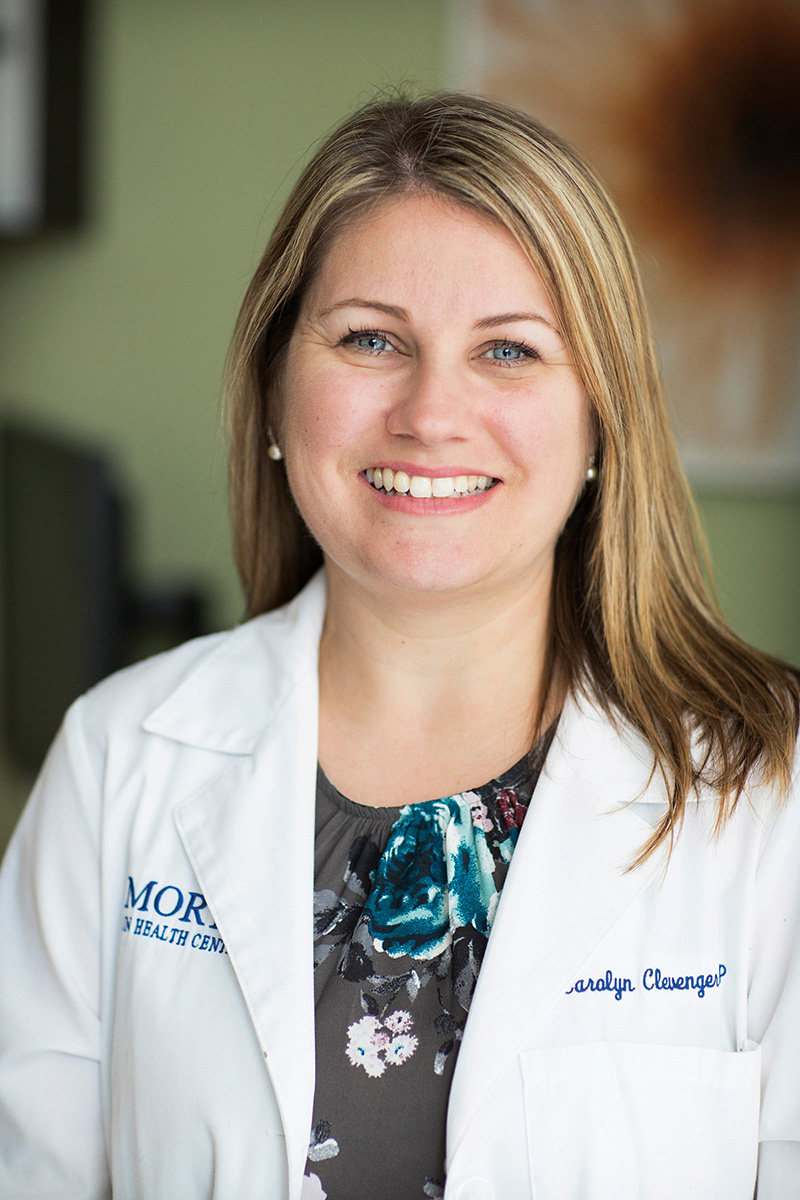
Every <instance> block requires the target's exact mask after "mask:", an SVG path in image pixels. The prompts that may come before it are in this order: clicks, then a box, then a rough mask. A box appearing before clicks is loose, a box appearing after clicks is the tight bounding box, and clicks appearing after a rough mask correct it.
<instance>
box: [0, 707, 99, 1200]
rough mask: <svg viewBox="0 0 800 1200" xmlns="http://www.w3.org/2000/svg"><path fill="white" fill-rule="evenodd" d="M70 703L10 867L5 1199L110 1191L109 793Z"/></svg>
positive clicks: (1, 991) (3, 1065)
mask: <svg viewBox="0 0 800 1200" xmlns="http://www.w3.org/2000/svg"><path fill="white" fill-rule="evenodd" d="M82 712H83V702H82V701H78V702H77V703H76V704H75V705H73V707H72V709H71V710H70V712H69V713H68V714H67V717H66V719H65V722H64V725H63V727H62V729H61V732H60V733H59V735H58V737H57V738H56V741H55V743H54V744H53V747H52V749H51V751H50V753H49V755H48V757H47V761H46V762H45V765H44V768H43V769H42V773H41V775H40V777H39V781H38V783H37V785H36V787H35V789H34V792H33V795H32V796H31V799H30V801H29V802H28V806H27V808H26V809H25V812H24V813H23V816H22V819H21V821H20V823H19V826H18V828H17V831H16V833H15V834H14V837H13V838H12V840H11V843H10V844H9V847H8V851H7V853H6V856H5V860H4V862H3V867H2V871H0V963H1V964H2V968H1V969H2V974H1V975H0V1200H12V1198H13V1200H25V1198H28V1197H31V1198H32V1197H34V1196H35V1197H44V1196H47V1197H54V1198H55V1197H58V1198H59V1200H101V1198H106V1197H109V1196H110V1195H111V1188H110V1183H109V1178H108V1168H107V1162H106V1153H105V1146H104V1140H103V1133H102V1120H101V1104H100V1066H99V1058H100V978H99V976H100V967H99V959H100V866H99V853H98V850H99V839H100V834H99V830H100V798H99V784H98V778H97V776H98V773H99V771H98V770H93V769H92V765H91V762H90V757H89V752H88V749H87V740H86V737H85V735H84V733H83V729H82Z"/></svg>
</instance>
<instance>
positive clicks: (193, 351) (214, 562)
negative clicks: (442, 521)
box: [0, 0, 800, 662]
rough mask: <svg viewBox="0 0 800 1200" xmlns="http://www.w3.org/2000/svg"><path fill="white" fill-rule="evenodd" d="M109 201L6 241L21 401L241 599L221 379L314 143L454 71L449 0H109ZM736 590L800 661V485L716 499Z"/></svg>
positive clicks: (96, 110)
mask: <svg viewBox="0 0 800 1200" xmlns="http://www.w3.org/2000/svg"><path fill="white" fill-rule="evenodd" d="M93 8H94V13H95V19H94V26H93V29H92V36H91V46H90V51H91V53H90V73H89V81H88V82H89V91H90V96H91V113H90V116H91V129H90V151H91V154H90V159H91V193H90V196H91V209H92V211H91V216H90V219H89V221H88V222H87V224H86V225H85V227H84V228H83V229H81V230H80V231H78V232H73V233H65V234H60V235H58V236H52V235H51V236H49V237H48V238H46V239H41V240H37V241H33V242H30V243H28V244H24V245H17V246H0V403H3V402H6V403H14V404H15V405H16V406H17V407H18V408H21V409H23V410H25V411H27V412H29V413H30V414H32V415H34V416H36V417H38V418H42V419H48V420H50V421H53V422H55V423H57V424H58V425H59V426H62V427H64V428H66V429H68V430H73V431H78V432H81V433H85V434H87V435H88V436H89V437H91V438H92V439H96V440H99V441H100V442H101V443H104V444H106V445H108V446H109V447H110V448H112V449H113V450H114V452H115V453H116V455H117V457H118V460H119V464H120V470H121V474H122V477H123V479H124V481H125V483H126V485H127V487H128V489H129V490H130V492H131V493H132V495H133V497H134V498H135V500H136V501H137V514H138V538H137V544H136V553H137V566H138V570H139V573H140V574H141V576H142V577H144V578H145V579H147V580H151V581H155V580H158V579H161V578H170V577H175V576H177V575H181V576H188V577H191V578H193V579H197V580H198V581H199V582H201V583H204V584H206V585H207V587H208V588H209V589H210V590H211V593H212V595H213V597H214V611H213V619H214V622H215V624H227V623H230V622H232V621H234V620H236V619H237V618H238V617H239V616H240V614H241V600H240V596H239V591H238V585H237V582H236V579H235V574H234V570H233V567H232V565H231V559H230V545H229V537H228V530H227V516H226V499H225V463H224V458H225V452H224V439H223V437H222V435H221V433H220V416H219V383H220V375H221V369H222V363H223V358H224V355H225V350H226V346H227V342H228V338H229V336H230V332H231V328H232V325H233V321H234V318H235V315H236V311H237V308H238V304H239V301H240V299H241V296H242V293H243V291H244V288H245V286H246V284H247V281H248V278H249V275H250V273H251V271H252V269H253V267H254V265H255V263H256V261H257V258H258V256H259V254H260V251H261V249H262V247H263V244H264V242H265V240H266V237H267V235H268V232H269V229H270V226H271V223H272V221H273V219H274V217H275V215H276V213H277V210H278V207H279V205H280V202H281V200H282V199H283V197H285V195H286V193H287V190H288V187H289V184H290V182H291V180H292V179H293V177H294V175H295V174H296V171H297V169H298V166H299V164H300V163H301V162H302V161H303V160H304V159H305V157H306V156H307V154H308V151H309V148H310V146H311V145H312V144H313V143H314V141H315V140H316V139H317V138H318V137H319V136H320V135H321V134H322V133H323V132H324V131H325V130H326V129H328V128H329V127H330V126H331V125H332V124H333V123H334V122H335V121H336V120H337V119H338V118H339V117H340V116H341V115H343V114H344V113H345V112H346V111H348V110H349V109H351V108H352V107H354V106H355V105H356V104H357V103H359V102H360V101H363V100H365V99H366V98H367V97H368V96H369V95H370V94H372V92H373V91H374V90H375V89H377V88H381V87H383V86H385V85H387V84H392V83H396V82H398V81H401V80H407V81H410V82H412V83H414V84H417V85H419V86H421V87H423V88H437V87H446V86H448V84H449V82H450V81H449V79H448V77H447V75H446V73H445V71H444V69H443V66H442V64H443V63H444V62H445V61H446V55H445V37H444V26H445V2H444V0H394V3H380V2H379V0H292V2H291V3H290V2H288V0H268V2H267V0H224V2H222V0H95V3H94V5H93ZM701 511H702V514H703V518H704V521H705V523H706V526H707V530H708V535H709V539H710V542H711V548H712V554H713V556H714V559H715V569H716V576H717V587H718V591H719V594H720V598H721V601H722V604H723V609H724V610H725V612H726V614H727V615H728V617H729V619H730V620H731V621H732V623H733V624H734V626H735V627H736V628H737V629H738V630H739V632H741V633H742V634H743V635H744V636H745V637H747V638H748V639H750V640H752V641H754V642H755V643H757V644H758V645H760V646H762V647H764V648H766V649H768V650H772V651H773V652H775V653H778V654H782V655H784V656H786V657H788V658H790V659H793V660H794V661H795V662H800V620H798V615H797V612H798V606H797V602H796V597H797V596H798V594H800V545H798V539H799V538H800V499H798V497H797V496H794V497H789V496H784V497H777V496H776V497H772V498H769V497H748V496H725V497H722V496H716V497H712V496H704V497H701Z"/></svg>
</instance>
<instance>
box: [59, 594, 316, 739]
mask: <svg viewBox="0 0 800 1200" xmlns="http://www.w3.org/2000/svg"><path fill="white" fill-rule="evenodd" d="M324 610H325V584H324V577H322V576H321V575H317V576H315V577H314V579H312V581H311V582H310V583H309V584H308V585H307V586H306V587H305V588H304V589H303V591H302V592H301V593H300V594H299V595H298V596H297V597H295V599H294V600H293V601H291V603H289V604H287V605H285V606H284V607H283V608H279V609H276V610H274V611H273V612H270V613H266V614H263V615H261V616H258V617H254V618H253V619H252V620H250V621H247V622H245V623H244V624H242V625H240V626H237V627H235V628H234V629H231V630H227V631H224V632H222V633H214V634H210V635H207V636H205V637H200V638H195V639H193V640H192V641H189V642H186V643H184V644H183V645H181V646H178V647H176V648H175V649H173V650H168V651H166V652H164V653H162V654H157V655H155V656H153V657H152V658H149V659H146V660H145V661H143V662H140V663H136V664H134V665H133V666H130V667H126V668H124V669H123V670H121V671H117V672H116V673H115V674H114V675H111V676H109V677H108V678H107V679H105V680H103V681H102V682H101V683H99V684H97V686H95V687H94V688H92V689H91V690H90V691H89V692H87V693H86V694H85V695H84V696H82V697H81V698H80V700H78V701H77V702H76V703H75V704H74V705H73V706H72V709H71V710H70V712H69V713H68V714H67V718H66V722H65V724H66V727H67V730H69V727H70V726H71V725H72V726H74V725H76V724H79V725H80V726H81V729H82V732H83V736H84V737H85V738H86V740H87V742H88V743H93V744H94V745H95V746H99V745H101V744H104V743H106V742H107V741H108V740H109V739H113V738H114V737H124V736H129V737H130V736H134V735H136V734H140V733H141V734H146V733H148V732H151V733H165V734H166V735H167V736H171V735H175V737H176V740H188V741H191V739H192V730H195V731H196V730H197V729H198V728H200V726H202V727H203V728H204V729H205V730H206V731H207V732H206V741H207V742H208V745H209V748H212V749H213V748H218V749H222V750H231V751H237V750H244V751H245V752H246V751H247V748H248V743H249V741H251V740H252V736H254V735H255V733H256V732H257V730H258V728H259V725H260V723H261V722H262V721H263V720H264V719H265V717H266V714H267V712H268V710H269V709H270V708H271V707H274V704H275V698H276V695H280V694H282V693H283V692H284V691H285V690H286V688H287V687H289V686H291V683H292V680H293V679H294V678H295V677H296V676H297V675H298V673H302V672H304V671H305V670H307V669H309V668H310V667H311V666H315V665H316V656H317V645H318V641H319V635H320V632H321V627H322V620H323V617H324ZM182 730H183V731H184V732H185V734H186V737H185V739H182V737H181V731H182ZM215 743H216V744H215ZM198 744H205V742H204V741H203V739H202V738H201V740H200V743H198Z"/></svg>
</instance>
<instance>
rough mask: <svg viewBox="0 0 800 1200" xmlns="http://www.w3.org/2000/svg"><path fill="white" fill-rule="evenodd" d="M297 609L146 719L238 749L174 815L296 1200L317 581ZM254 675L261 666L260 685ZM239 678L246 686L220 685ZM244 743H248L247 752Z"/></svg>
mask: <svg viewBox="0 0 800 1200" xmlns="http://www.w3.org/2000/svg"><path fill="white" fill-rule="evenodd" d="M292 610H294V619H293V620H289V621H288V622H286V621H283V622H282V624H281V625H280V627H279V628H278V629H276V628H275V626H274V624H273V623H267V625H266V633H267V635H268V637H267V640H266V642H265V641H264V640H263V638H262V640H261V642H258V638H256V639H255V640H254V638H253V637H252V636H251V637H249V638H248V637H247V636H243V638H242V640H241V645H240V646H239V647H236V646H233V647H232V648H229V649H228V650H227V651H226V653H225V655H224V660H223V661H222V662H219V661H218V662H216V663H214V662H213V660H211V661H210V662H209V664H208V666H207V667H205V668H204V669H203V671H202V673H201V677H199V678H190V679H189V680H188V681H187V682H186V684H185V685H184V686H183V691H184V693H185V694H184V696H183V698H182V700H181V698H180V697H179V698H178V699H177V700H176V697H175V696H173V697H172V698H171V699H170V701H168V702H167V704H166V705H165V706H162V709H160V710H159V711H158V712H157V713H156V714H154V715H153V717H151V718H150V720H149V722H148V728H150V729H151V730H153V731H159V732H162V733H165V734H166V735H167V736H172V737H177V738H179V739H180V740H190V739H193V740H195V742H200V743H201V744H204V745H205V747H206V748H207V747H208V742H209V741H210V740H213V741H214V742H215V743H216V744H217V746H218V747H219V745H220V744H222V743H224V744H225V745H226V746H230V745H231V743H235V744H236V745H237V748H238V751H239V753H237V756H236V757H235V758H233V759H232V760H231V765H230V766H228V767H227V768H224V769H223V770H222V771H221V772H220V771H219V770H217V774H216V775H215V776H214V777H213V778H212V779H211V780H210V781H209V782H208V783H207V784H206V785H205V786H203V787H202V788H200V789H199V790H198V791H195V792H194V793H193V795H192V796H191V797H190V798H189V799H188V800H184V801H183V802H182V803H181V804H179V805H178V807H177V809H176V811H175V823H176V825H177V828H178V832H179V834H180V836H181V839H182V841H183V843H184V847H185V849H186V852H187V854H188V856H189V859H190V861H191V863H192V866H193V868H194V871H195V873H196V875H197V878H198V881H199V884H200V889H201V891H202V893H203V895H204V897H205V899H206V902H207V904H208V906H209V909H210V911H211V912H212V914H213V917H214V920H215V922H216V924H217V926H218V928H219V930H220V933H221V934H222V938H223V941H224V942H225V946H226V949H227V951H228V955H229V957H230V961H231V964H232V966H233V969H234V972H235V974H236V977H237V980H238V983H239V986H240V988H241V990H242V993H243V995H244V998H245V1001H246V1004H247V1007H248V1010H249V1013H250V1016H251V1019H252V1021H253V1025H254V1027H255V1031H256V1034H257V1036H258V1040H259V1044H260V1046H261V1049H262V1052H263V1054H264V1060H265V1064H266V1068H267V1070H268V1071H269V1074H270V1078H271V1082H272V1085H273V1088H274V1091H275V1094H276V1097H277V1100H278V1105H279V1108H280V1111H281V1118H282V1121H283V1126H284V1132H285V1135H286V1143H287V1155H288V1161H289V1179H290V1197H291V1198H292V1200H297V1197H298V1196H299V1188H300V1181H301V1179H302V1176H303V1168H304V1165H305V1161H306V1154H307V1149H308V1137H309V1131H310V1128H311V1119H312V1106H313V1095H314V994H313V966H312V964H313V879H314V858H313V852H314V801H315V790H316V762H317V713H318V684H317V652H318V644H319V636H320V631H321V626H322V616H323V612H324V587H323V585H322V581H321V580H317V581H316V584H315V585H312V586H311V588H310V594H309V589H307V590H306V594H303V595H301V597H300V598H299V599H298V601H295V603H294V605H293V606H291V608H290V610H289V612H290V615H291V612H292ZM253 632H255V633H261V632H263V631H259V630H258V629H256V630H254V631H253ZM243 634H245V635H246V630H244V631H243ZM235 636H236V635H234V637H235ZM234 652H235V653H234ZM236 654H238V655H239V657H240V659H241V656H247V655H250V656H251V657H252V658H253V663H252V664H251V670H250V671H249V672H247V671H241V669H240V666H239V669H236V670H231V666H232V664H231V662H230V659H231V657H232V656H233V657H235V655H236ZM270 660H271V661H270ZM265 662H266V663H267V668H266V669H265ZM233 665H236V664H233ZM254 674H255V675H256V676H259V675H260V678H259V683H258V686H256V685H255V684H254V682H253V677H254ZM242 680H245V681H246V685H245V690H244V693H241V692H240V693H239V694H238V695H237V694H236V693H234V692H233V691H227V692H226V689H227V688H232V687H234V686H235V685H236V681H238V683H239V685H240V686H241V682H242ZM179 690H181V689H179ZM176 695H177V694H176ZM214 695H216V696H217V697H219V700H218V703H217V705H216V708H217V712H218V720H217V721H216V722H214V723H213V725H211V726H210V727H209V729H207V730H205V729H200V728H199V727H198V725H197V722H198V721H199V720H200V719H201V718H200V716H198V714H205V713H208V712H209V711H212V712H213V711H214V708H213V707H212V708H211V709H210V710H209V707H208V700H209V699H210V698H211V697H212V696H214ZM226 695H227V702H225V700H224V699H223V698H224V697H226ZM189 697H191V701H190V700H189ZM203 697H205V698H203ZM220 710H222V711H220ZM254 710H255V711H254ZM203 719H205V718H203ZM167 731H170V732H167ZM249 741H250V742H253V743H254V744H252V745H251V747H250V752H247V747H248V742H249ZM243 751H244V754H242V752H243Z"/></svg>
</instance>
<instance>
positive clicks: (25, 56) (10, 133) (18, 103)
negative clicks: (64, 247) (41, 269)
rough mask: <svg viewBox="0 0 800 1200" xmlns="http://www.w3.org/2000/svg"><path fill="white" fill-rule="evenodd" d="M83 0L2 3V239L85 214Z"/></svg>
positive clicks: (12, 0) (68, 222) (66, 223)
mask: <svg viewBox="0 0 800 1200" xmlns="http://www.w3.org/2000/svg"><path fill="white" fill-rule="evenodd" d="M83 32H84V5H83V3H82V0H0V238H2V239H6V240H7V239H16V238H22V237H29V236H31V235H32V234H36V233H38V232H40V231H42V230H45V229H50V228H55V227H65V226H70V225H75V224H76V223H77V222H78V221H79V219H80V217H81V213H82V199H83V196H82V186H81V185H82V174H83V170H82V167H83V161H82V160H83V154H82V151H83V138H82V132H83V131H82V124H83V122H82V73H83V72H82V66H83V63H82V51H83Z"/></svg>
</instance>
